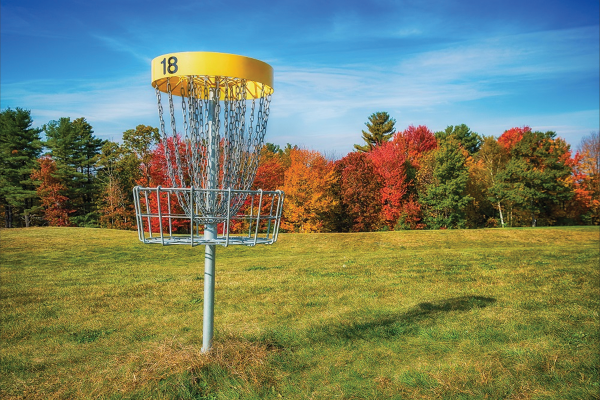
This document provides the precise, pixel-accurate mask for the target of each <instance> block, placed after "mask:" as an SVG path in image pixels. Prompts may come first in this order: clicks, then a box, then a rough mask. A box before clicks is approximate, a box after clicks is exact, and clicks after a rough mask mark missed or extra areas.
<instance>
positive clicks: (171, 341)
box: [0, 227, 600, 399]
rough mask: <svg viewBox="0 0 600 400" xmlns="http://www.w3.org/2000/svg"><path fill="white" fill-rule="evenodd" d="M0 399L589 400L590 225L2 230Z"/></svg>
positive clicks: (599, 305)
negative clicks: (207, 254)
mask: <svg viewBox="0 0 600 400" xmlns="http://www.w3.org/2000/svg"><path fill="white" fill-rule="evenodd" d="M0 235H1V237H0V267H1V269H0V278H1V281H0V312H1V314H0V398H2V399H21V398H22V399H73V398H82V399H86V398H102V399H278V398H285V399H334V398H335V399H338V398H339V399H600V395H599V393H600V383H599V376H600V354H599V349H600V335H599V329H598V327H599V316H598V311H599V309H600V287H599V286H600V285H599V283H600V274H599V265H600V259H599V246H600V230H599V229H598V227H595V228H535V229H495V230H485V229H484V230H459V231H416V232H415V231H413V232H381V233H364V234H311V235H300V234H283V235H280V240H279V242H278V243H277V244H275V245H274V246H260V247H255V248H245V247H229V248H222V247H219V248H218V249H217V284H216V304H215V315H216V317H215V329H216V332H215V349H214V351H213V352H212V353H211V354H210V355H203V354H201V353H200V348H201V344H202V337H201V335H202V305H203V304H202V303H203V299H202V291H203V268H204V261H203V253H204V248H203V247H195V248H190V247H182V246H171V247H162V246H158V245H143V244H141V243H140V242H138V240H137V234H136V233H134V232H125V231H112V230H100V229H85V228H30V229H11V230H2V231H0Z"/></svg>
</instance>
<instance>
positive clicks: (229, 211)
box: [223, 188, 231, 247]
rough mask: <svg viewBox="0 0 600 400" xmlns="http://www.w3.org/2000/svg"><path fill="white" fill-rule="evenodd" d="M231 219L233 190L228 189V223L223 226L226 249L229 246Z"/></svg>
mask: <svg viewBox="0 0 600 400" xmlns="http://www.w3.org/2000/svg"><path fill="white" fill-rule="evenodd" d="M230 219H231V188H227V221H225V224H224V226H223V234H224V235H225V247H227V246H229V221H230Z"/></svg>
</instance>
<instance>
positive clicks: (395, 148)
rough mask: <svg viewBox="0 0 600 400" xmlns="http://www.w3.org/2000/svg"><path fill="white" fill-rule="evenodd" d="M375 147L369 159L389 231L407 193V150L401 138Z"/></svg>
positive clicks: (384, 219)
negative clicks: (378, 186) (376, 180)
mask: <svg viewBox="0 0 600 400" xmlns="http://www.w3.org/2000/svg"><path fill="white" fill-rule="evenodd" d="M396 136H397V138H395V139H394V140H392V141H390V142H386V143H383V144H381V145H380V146H377V147H375V148H374V149H373V150H372V151H371V152H370V153H369V158H370V160H371V161H372V162H373V167H374V169H375V173H376V174H377V175H378V176H379V180H380V182H381V216H382V218H381V219H382V221H383V223H384V224H385V225H387V226H388V228H389V229H394V226H395V225H396V222H397V221H398V217H400V213H401V211H402V199H403V198H404V195H405V194H406V193H407V191H408V184H409V181H408V180H407V177H406V162H407V155H408V149H407V148H406V141H405V140H403V138H402V136H400V135H396Z"/></svg>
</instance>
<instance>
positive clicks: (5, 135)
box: [0, 108, 42, 228]
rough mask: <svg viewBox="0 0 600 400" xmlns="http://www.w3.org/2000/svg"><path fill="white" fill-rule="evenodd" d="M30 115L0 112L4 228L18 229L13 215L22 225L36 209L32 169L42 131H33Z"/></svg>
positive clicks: (0, 195) (18, 111) (0, 200)
mask: <svg viewBox="0 0 600 400" xmlns="http://www.w3.org/2000/svg"><path fill="white" fill-rule="evenodd" d="M32 123H33V120H32V118H31V112H30V111H28V110H23V109H21V108H17V109H16V110H11V109H10V108H7V109H6V110H4V111H2V112H1V113H0V158H1V160H2V162H0V205H1V206H2V207H3V208H4V217H5V222H4V226H5V227H6V228H12V227H13V226H18V225H19V224H18V222H17V221H16V218H15V217H16V216H19V215H21V216H22V217H23V220H24V223H25V226H26V227H27V226H29V225H30V216H31V214H32V213H33V212H35V210H36V205H35V201H36V199H37V194H36V190H35V186H34V185H33V182H32V181H31V178H30V175H31V170H32V169H33V168H34V167H35V165H36V160H37V159H38V157H39V156H40V154H41V150H42V142H41V141H40V132H41V129H37V128H32V126H31V125H32Z"/></svg>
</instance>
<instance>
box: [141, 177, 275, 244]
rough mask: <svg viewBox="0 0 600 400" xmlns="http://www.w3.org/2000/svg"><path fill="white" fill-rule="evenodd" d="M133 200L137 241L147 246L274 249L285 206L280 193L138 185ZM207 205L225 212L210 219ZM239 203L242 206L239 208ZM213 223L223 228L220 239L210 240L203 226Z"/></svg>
mask: <svg viewBox="0 0 600 400" xmlns="http://www.w3.org/2000/svg"><path fill="white" fill-rule="evenodd" d="M133 196H134V204H135V214H136V222H137V227H138V237H139V240H140V241H141V242H143V243H145V244H151V243H158V244H162V245H175V244H183V245H191V246H198V245H221V246H224V247H227V246H229V245H244V246H255V245H257V244H273V243H274V242H275V241H277V237H278V235H279V227H280V225H281V215H282V211H283V201H284V193H283V192H282V191H280V190H277V191H264V190H234V189H225V190H224V189H202V188H194V187H190V188H163V187H160V186H158V187H153V188H150V187H140V186H136V187H135V188H134V189H133ZM240 199H241V200H240ZM181 200H185V201H184V202H182V201H181ZM207 202H211V203H220V204H222V205H223V207H220V209H219V210H214V211H213V213H211V214H210V215H206V214H205V213H204V211H205V210H204V207H203V206H204V205H205V204H206V203H207ZM234 202H238V203H240V202H241V204H238V205H237V207H236V206H235V204H232V203H234ZM182 203H184V204H186V205H187V206H186V207H182V206H181V205H180V204H182ZM235 209H237V210H238V211H237V212H236V213H233V214H232V210H235ZM209 224H217V225H218V227H219V229H218V231H219V232H218V233H217V235H216V236H215V237H211V236H214V235H205V231H204V226H205V225H209ZM182 230H184V231H186V232H185V233H181V231H182ZM232 230H237V232H232ZM207 236H208V237H207Z"/></svg>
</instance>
